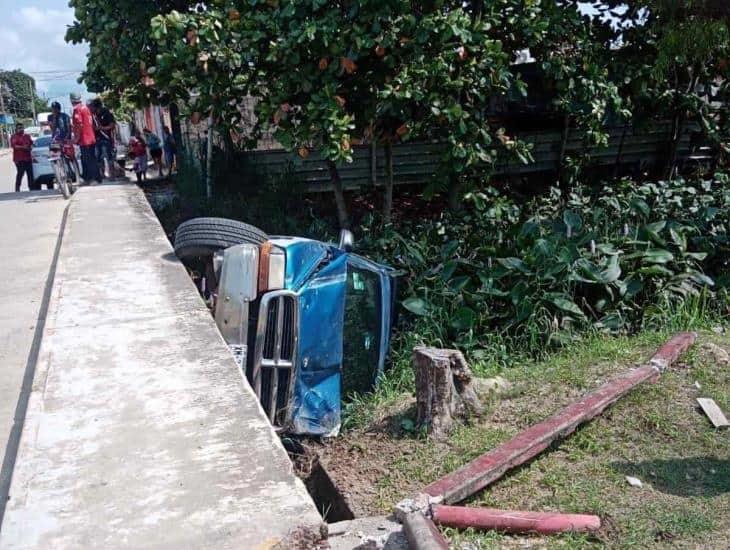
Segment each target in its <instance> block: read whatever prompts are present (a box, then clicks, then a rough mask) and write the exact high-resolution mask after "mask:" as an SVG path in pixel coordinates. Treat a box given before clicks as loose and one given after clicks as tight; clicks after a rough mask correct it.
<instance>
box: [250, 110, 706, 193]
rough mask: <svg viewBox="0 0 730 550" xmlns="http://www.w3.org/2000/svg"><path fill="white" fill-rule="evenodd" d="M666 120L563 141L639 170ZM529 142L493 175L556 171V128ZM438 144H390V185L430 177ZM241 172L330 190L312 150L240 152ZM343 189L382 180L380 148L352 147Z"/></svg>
mask: <svg viewBox="0 0 730 550" xmlns="http://www.w3.org/2000/svg"><path fill="white" fill-rule="evenodd" d="M670 129H671V125H670V124H669V123H665V122H663V123H655V124H653V125H651V126H649V127H646V128H642V129H634V128H632V127H630V126H625V127H623V126H621V127H612V128H609V129H608V133H609V139H608V145H607V146H605V147H595V146H590V145H588V144H587V143H586V138H585V135H584V134H583V133H582V132H578V131H572V132H569V134H568V136H567V139H566V141H565V151H564V154H565V156H566V157H573V158H575V157H581V158H582V160H583V161H585V162H586V163H587V164H588V165H592V166H604V167H606V166H621V167H632V166H634V167H636V168H637V169H643V168H647V167H650V166H653V165H654V164H655V163H656V162H658V161H660V160H661V159H662V158H663V157H664V154H665V152H666V149H667V145H668V143H669V137H670ZM695 130H696V128H691V127H688V128H686V129H685V130H684V131H683V133H682V135H681V139H680V143H679V150H678V153H679V157H680V158H686V157H687V156H688V155H689V154H690V149H691V146H690V140H691V134H692V132H693V131H695ZM514 137H517V138H519V139H521V140H523V141H526V142H528V143H531V144H532V156H533V159H534V160H533V161H532V162H530V163H527V164H524V163H521V162H519V161H518V160H516V159H507V156H506V155H505V158H504V159H501V160H499V161H498V162H497V163H496V165H495V167H494V170H493V172H492V173H493V174H494V175H496V176H519V175H526V174H531V173H538V172H550V171H556V170H558V169H559V167H560V163H561V150H562V148H563V137H564V136H563V134H562V132H555V131H553V132H531V133H525V134H522V135H517V136H514ZM443 151H444V146H443V145H442V144H439V143H423V142H413V143H404V144H399V145H395V146H394V147H393V172H394V183H395V184H396V185H407V184H426V183H428V182H429V181H431V180H432V178H433V177H434V176H435V174H436V173H437V171H438V168H439V165H440V163H441V159H442V154H443ZM242 155H243V159H242V160H243V163H242V164H243V166H244V173H243V174H242V175H243V177H244V178H245V179H246V180H247V181H248V182H249V183H255V182H256V181H257V180H261V179H263V178H266V177H271V176H274V177H275V176H281V175H283V174H286V175H288V176H291V177H292V179H293V180H295V181H296V182H298V183H300V184H302V185H306V189H307V191H310V192H317V191H327V190H330V183H329V181H330V180H329V171H328V169H327V165H326V163H325V162H324V161H323V160H322V158H321V157H320V156H319V155H318V154H317V153H316V152H313V153H312V154H310V155H309V156H308V157H307V158H306V159H302V158H300V157H299V156H298V155H296V154H292V153H288V152H287V151H284V150H281V149H278V150H266V151H260V150H259V151H247V152H245V153H242ZM339 171H340V176H341V178H342V182H343V185H344V186H345V188H346V189H357V188H360V187H366V186H372V185H382V183H383V182H384V181H385V177H386V174H385V155H384V151H383V149H382V148H377V149H374V148H373V147H371V145H358V146H355V147H354V151H353V161H352V162H350V163H344V164H342V165H340V166H339Z"/></svg>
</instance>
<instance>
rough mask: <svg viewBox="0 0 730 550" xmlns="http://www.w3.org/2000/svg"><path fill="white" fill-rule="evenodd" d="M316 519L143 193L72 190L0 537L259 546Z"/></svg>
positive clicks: (78, 543)
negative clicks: (72, 193)
mask: <svg viewBox="0 0 730 550" xmlns="http://www.w3.org/2000/svg"><path fill="white" fill-rule="evenodd" d="M320 524H321V519H320V517H319V515H318V513H317V511H316V509H315V507H314V504H313V502H312V501H311V499H310V497H309V495H308V494H307V492H306V490H305V488H304V486H303V484H302V483H301V481H299V480H298V479H297V478H296V477H295V476H294V474H293V473H292V468H291V464H290V462H289V459H288V457H287V456H286V452H285V451H284V449H283V447H282V446H281V443H280V441H279V440H278V438H277V437H276V435H275V433H274V432H273V430H272V428H271V426H270V425H269V423H268V421H267V420H266V418H265V416H264V415H263V412H262V410H261V408H260V406H259V404H258V401H257V399H256V397H255V395H254V393H253V391H252V390H251V389H250V387H249V386H248V384H247V383H246V382H245V381H244V379H243V377H242V376H241V374H240V371H239V370H238V369H237V367H236V365H235V363H234V361H233V358H232V356H231V354H230V352H229V351H228V348H227V347H226V345H225V343H224V342H223V340H222V339H221V337H220V335H219V333H218V331H217V328H216V327H215V324H214V322H213V320H212V317H211V316H210V314H209V312H208V311H207V309H206V308H205V305H204V304H203V302H202V300H201V299H200V298H199V296H198V294H197V291H196V289H195V287H194V286H193V284H192V282H191V281H190V279H189V277H188V275H187V273H186V271H185V269H184V268H183V267H182V265H181V264H180V263H179V262H178V261H177V259H176V258H175V256H174V255H173V253H172V249H171V247H170V244H169V242H168V241H167V239H166V238H165V236H164V233H163V231H162V228H161V227H160V226H159V224H158V222H157V219H156V218H155V216H154V214H153V213H152V211H151V209H150V207H149V205H148V204H147V201H146V199H145V197H144V195H143V194H142V192H141V191H140V190H139V189H138V188H137V187H136V186H134V185H131V184H121V185H103V186H99V187H90V188H82V189H80V190H79V191H78V192H77V194H76V195H75V196H74V198H73V199H72V201H71V204H70V209H69V215H68V221H67V228H66V232H65V235H64V241H63V245H62V247H61V250H60V258H59V262H58V266H57V270H56V280H55V284H54V289H53V294H52V297H51V300H50V307H49V313H48V319H47V323H46V330H45V332H44V336H43V343H42V346H41V351H40V356H39V360H38V365H37V371H36V376H35V379H34V382H33V392H32V394H31V396H30V402H29V406H28V413H27V417H26V421H25V426H24V429H23V434H22V439H21V443H20V448H19V452H18V458H17V462H16V467H15V471H14V473H13V480H12V485H11V488H10V500H9V502H8V504H7V509H6V513H5V519H4V522H3V525H2V527H1V528H0V548H3V549H18V548H24V549H25V548H38V549H40V548H44V549H45V548H54V549H65V548H68V549H80V548H175V549H177V548H222V549H225V548H236V549H251V548H269V547H271V545H272V544H273V543H275V542H276V541H277V540H279V539H280V538H281V537H282V536H284V535H285V534H287V533H288V532H289V531H290V530H292V529H293V528H295V527H297V526H299V525H304V526H308V527H311V528H315V529H316V528H318V527H319V525H320Z"/></svg>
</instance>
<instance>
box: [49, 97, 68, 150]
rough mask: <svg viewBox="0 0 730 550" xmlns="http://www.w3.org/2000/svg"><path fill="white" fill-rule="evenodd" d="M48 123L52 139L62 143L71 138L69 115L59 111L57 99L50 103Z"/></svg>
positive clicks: (59, 106) (59, 105)
mask: <svg viewBox="0 0 730 550" xmlns="http://www.w3.org/2000/svg"><path fill="white" fill-rule="evenodd" d="M48 123H49V124H50V125H51V136H53V137H52V139H53V140H54V141H59V142H61V143H63V142H64V141H66V140H69V139H71V117H70V116H68V115H67V114H66V113H64V112H62V111H61V104H60V103H59V102H58V101H54V102H53V103H51V114H50V115H48Z"/></svg>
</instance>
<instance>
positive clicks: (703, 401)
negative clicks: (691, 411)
mask: <svg viewBox="0 0 730 550" xmlns="http://www.w3.org/2000/svg"><path fill="white" fill-rule="evenodd" d="M697 403H699V405H700V407H702V410H703V411H704V413H705V414H706V415H707V418H709V419H710V422H712V425H713V426H715V428H727V427H728V426H730V422H728V421H727V417H726V416H725V414H724V413H723V412H722V410H721V409H720V407H719V406H718V404H717V403H715V401H714V400H713V399H709V398H706V397H698V398H697Z"/></svg>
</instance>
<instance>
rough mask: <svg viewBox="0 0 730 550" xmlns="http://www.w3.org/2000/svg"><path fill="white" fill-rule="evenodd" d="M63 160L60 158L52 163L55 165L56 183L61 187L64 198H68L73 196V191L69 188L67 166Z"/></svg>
mask: <svg viewBox="0 0 730 550" xmlns="http://www.w3.org/2000/svg"><path fill="white" fill-rule="evenodd" d="M62 162H63V161H61V160H60V159H59V160H54V161H52V162H51V164H52V165H53V173H54V175H55V176H56V183H57V184H58V187H59V188H60V189H61V193H63V196H64V198H66V199H68V198H69V197H71V191H70V189H69V184H68V176H67V175H66V169H65V166H62Z"/></svg>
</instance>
